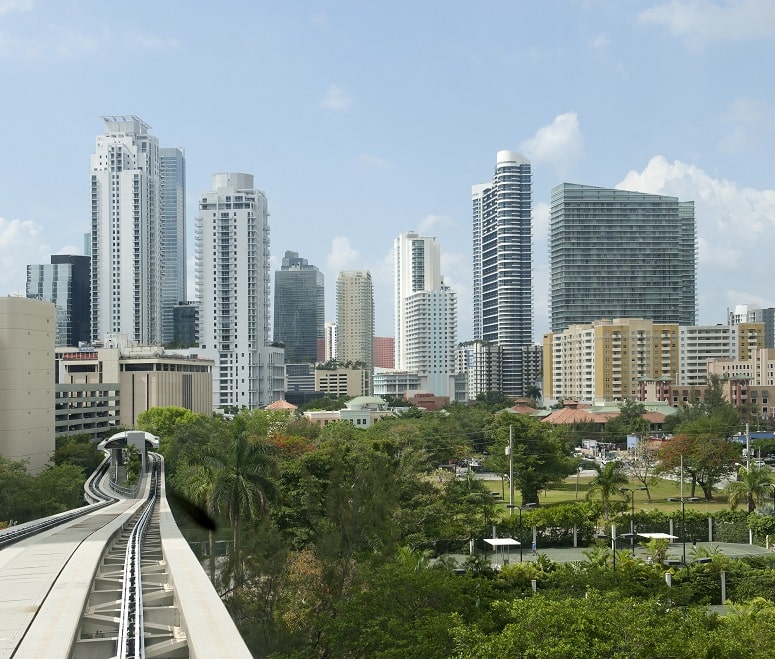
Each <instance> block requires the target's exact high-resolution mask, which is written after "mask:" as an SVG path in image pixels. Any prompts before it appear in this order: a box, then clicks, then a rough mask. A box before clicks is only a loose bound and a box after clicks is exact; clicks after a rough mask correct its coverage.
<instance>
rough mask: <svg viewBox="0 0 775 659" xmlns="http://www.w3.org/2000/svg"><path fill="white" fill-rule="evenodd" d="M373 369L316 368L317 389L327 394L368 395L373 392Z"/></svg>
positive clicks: (334, 395) (335, 395) (333, 395)
mask: <svg viewBox="0 0 775 659" xmlns="http://www.w3.org/2000/svg"><path fill="white" fill-rule="evenodd" d="M371 386H372V383H371V370H370V369H369V368H345V367H340V368H325V367H321V366H318V367H317V368H316V369H315V391H322V392H323V393H324V394H325V395H326V396H331V397H332V398H333V397H337V396H350V397H353V396H368V395H369V394H370V393H371Z"/></svg>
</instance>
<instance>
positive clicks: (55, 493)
mask: <svg viewBox="0 0 775 659" xmlns="http://www.w3.org/2000/svg"><path fill="white" fill-rule="evenodd" d="M84 480H85V479H84V476H83V470H82V468H81V467H79V466H78V465H68V464H62V465H56V466H52V467H49V468H48V469H46V470H44V471H42V472H41V473H40V474H38V475H37V476H31V475H30V474H29V473H28V472H27V465H26V463H24V462H17V461H13V460H8V459H6V458H3V457H2V456H0V522H11V521H14V522H16V523H21V522H28V521H30V520H33V519H38V518H41V517H47V516H48V515H54V514H56V513H61V512H64V511H66V510H70V509H72V508H78V507H79V506H82V505H83V504H84V499H83V484H84Z"/></svg>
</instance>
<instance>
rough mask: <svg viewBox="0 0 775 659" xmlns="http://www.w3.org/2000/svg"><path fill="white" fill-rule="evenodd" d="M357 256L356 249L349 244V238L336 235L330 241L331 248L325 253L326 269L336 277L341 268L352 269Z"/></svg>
mask: <svg viewBox="0 0 775 659" xmlns="http://www.w3.org/2000/svg"><path fill="white" fill-rule="evenodd" d="M358 256H359V254H358V250H357V249H355V248H354V247H353V246H352V245H351V244H350V239H349V238H347V237H346V236H337V237H336V238H334V239H333V240H332V241H331V249H330V250H329V251H328V254H327V255H326V270H327V271H328V272H329V273H331V274H332V275H333V276H334V277H337V276H338V275H339V273H340V272H341V271H342V270H352V269H353V267H354V264H355V262H356V261H357V260H358Z"/></svg>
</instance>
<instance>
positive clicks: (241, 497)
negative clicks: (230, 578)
mask: <svg viewBox="0 0 775 659" xmlns="http://www.w3.org/2000/svg"><path fill="white" fill-rule="evenodd" d="M240 417H241V414H238V415H237V416H236V417H235V418H234V420H233V421H231V422H230V432H229V434H228V435H227V436H225V437H221V438H218V439H220V441H219V442H218V443H216V444H208V445H206V446H204V447H203V448H202V449H201V451H200V452H198V453H196V454H194V455H191V456H189V457H188V459H189V465H190V466H192V467H194V468H198V469H200V470H201V471H200V474H201V476H200V478H199V479H198V484H197V485H196V486H192V487H191V488H190V489H188V491H187V492H186V493H187V494H189V495H193V498H194V500H195V501H197V502H198V503H200V504H203V505H204V507H205V508H206V509H207V510H208V511H212V512H214V513H216V514H218V515H225V516H226V517H228V519H229V521H230V523H231V527H232V532H233V538H234V582H235V585H236V586H237V587H239V586H241V585H242V555H241V542H240V538H241V535H240V534H241V530H242V521H243V519H246V518H247V519H251V520H254V519H256V518H258V517H259V516H260V515H262V514H263V513H264V512H265V511H266V509H267V507H268V505H269V501H270V500H271V499H273V498H274V497H275V495H276V492H277V487H276V483H275V480H274V475H275V474H274V472H275V460H274V449H273V447H272V446H270V445H269V444H267V443H266V442H264V441H262V440H261V439H260V438H257V437H250V436H249V435H248V434H247V432H246V431H245V430H244V427H245V423H244V420H243V419H241V418H240ZM177 482H178V483H186V482H189V483H192V482H196V479H192V478H190V477H189V478H186V477H185V476H182V477H180V479H179V480H178V481H177Z"/></svg>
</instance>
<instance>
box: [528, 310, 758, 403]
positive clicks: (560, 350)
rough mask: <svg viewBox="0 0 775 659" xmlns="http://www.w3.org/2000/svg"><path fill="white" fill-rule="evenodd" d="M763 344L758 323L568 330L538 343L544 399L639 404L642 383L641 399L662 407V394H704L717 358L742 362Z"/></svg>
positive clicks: (642, 322)
mask: <svg viewBox="0 0 775 659" xmlns="http://www.w3.org/2000/svg"><path fill="white" fill-rule="evenodd" d="M763 336H764V326H763V325H762V324H761V323H750V324H744V325H741V326H738V327H729V326H725V325H715V326H690V327H681V326H679V325H677V324H675V323H654V322H652V321H650V320H646V319H643V318H615V319H613V320H606V319H602V320H597V321H595V322H594V323H591V324H588V325H571V326H570V327H569V328H567V329H566V330H563V331H562V332H554V333H550V334H547V335H546V336H545V337H544V363H545V365H546V367H545V368H544V379H543V389H544V395H545V396H547V397H549V398H551V399H552V400H560V399H564V400H576V401H579V402H585V403H595V402H604V401H622V400H625V399H627V398H630V399H635V398H640V397H642V396H643V395H644V394H643V392H644V389H643V387H642V386H641V385H640V383H641V382H643V381H647V382H650V383H653V384H651V385H649V387H650V388H649V389H648V391H649V396H657V398H656V399H657V400H665V401H667V400H668V398H669V396H668V394H666V393H664V392H665V391H666V390H667V389H666V387H668V388H672V389H676V388H677V387H686V388H692V387H704V386H705V385H706V384H707V382H708V380H707V378H708V374H709V373H711V369H710V364H711V363H713V362H716V361H718V360H720V359H722V361H723V356H724V355H733V356H734V359H749V358H750V356H751V355H754V354H756V350H757V349H758V348H759V347H762V346H763V341H764V339H763ZM741 375H747V374H745V373H742V374H741ZM660 392H662V393H660ZM659 396H662V397H661V398H660V397H659Z"/></svg>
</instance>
